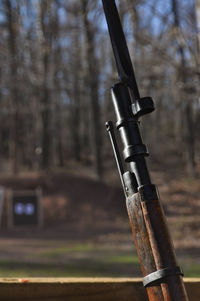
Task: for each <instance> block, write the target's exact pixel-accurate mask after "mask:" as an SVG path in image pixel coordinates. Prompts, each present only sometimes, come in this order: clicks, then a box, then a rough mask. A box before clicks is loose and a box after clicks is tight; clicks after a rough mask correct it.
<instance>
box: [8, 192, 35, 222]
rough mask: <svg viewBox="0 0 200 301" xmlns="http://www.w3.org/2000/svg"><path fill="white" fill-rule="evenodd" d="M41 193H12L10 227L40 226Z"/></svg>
mask: <svg viewBox="0 0 200 301" xmlns="http://www.w3.org/2000/svg"><path fill="white" fill-rule="evenodd" d="M40 201H41V193H40V191H39V190H36V191H21V192H20V191H18V192H12V195H11V198H10V210H9V211H10V214H11V219H10V226H28V225H30V226H31V225H40V224H41V204H40Z"/></svg>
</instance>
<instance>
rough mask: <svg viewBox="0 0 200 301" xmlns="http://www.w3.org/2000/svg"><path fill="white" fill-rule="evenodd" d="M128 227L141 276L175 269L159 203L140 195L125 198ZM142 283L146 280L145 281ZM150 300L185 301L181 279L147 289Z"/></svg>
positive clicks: (169, 278) (156, 283) (173, 257)
mask: <svg viewBox="0 0 200 301" xmlns="http://www.w3.org/2000/svg"><path fill="white" fill-rule="evenodd" d="M126 206H127V211H128V215H129V220H130V225H131V229H132V233H133V237H134V242H135V246H136V249H137V253H138V257H139V260H140V266H141V270H142V273H143V276H144V277H146V276H148V275H150V274H151V273H153V272H155V271H156V270H162V269H163V268H164V267H166V266H167V267H176V266H177V263H176V257H175V253H174V248H173V245H172V242H171V239H170V235H169V232H168V229H167V226H166V222H165V216H164V214H163V210H162V207H161V205H160V202H159V200H153V201H151V202H145V200H141V196H140V194H139V193H135V194H133V195H132V196H131V197H127V198H126ZM144 279H145V278H144ZM146 290H147V294H148V297H149V300H151V301H163V300H164V301H172V300H182V301H186V300H188V298H187V294H186V291H185V288H184V284H183V280H182V277H181V275H173V276H170V277H166V278H165V280H164V282H162V283H160V284H159V281H155V282H152V283H151V284H150V285H149V286H148V285H147V286H146Z"/></svg>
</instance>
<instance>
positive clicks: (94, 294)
mask: <svg viewBox="0 0 200 301" xmlns="http://www.w3.org/2000/svg"><path fill="white" fill-rule="evenodd" d="M184 282H185V285H186V289H187V292H188V295H189V299H190V300H191V301H199V300H200V278H185V279H184ZM0 291H1V293H0V300H2V301H8V300H10V301H11V300H12V301H23V300H24V301H25V300H26V301H44V300H48V301H143V300H144V301H145V300H147V296H146V292H145V289H144V287H143V284H142V281H141V279H140V278H27V279H14V278H1V279H0Z"/></svg>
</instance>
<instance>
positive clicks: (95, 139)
mask: <svg viewBox="0 0 200 301" xmlns="http://www.w3.org/2000/svg"><path fill="white" fill-rule="evenodd" d="M87 6H88V1H87V0H83V1H82V14H83V26H84V34H85V41H86V57H87V70H88V84H89V91H90V95H89V97H90V107H91V127H92V146H93V147H94V155H95V169H96V173H97V176H98V178H99V179H101V177H102V156H101V149H102V145H101V131H100V106H99V97H98V68H97V65H98V63H97V59H96V56H95V41H94V30H93V28H92V24H91V23H90V21H89V19H88V9H87Z"/></svg>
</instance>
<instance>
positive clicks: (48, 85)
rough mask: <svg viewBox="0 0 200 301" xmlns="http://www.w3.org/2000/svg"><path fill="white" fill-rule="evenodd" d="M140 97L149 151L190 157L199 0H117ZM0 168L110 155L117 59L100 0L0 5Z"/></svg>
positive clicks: (100, 167) (199, 119) (96, 161)
mask: <svg viewBox="0 0 200 301" xmlns="http://www.w3.org/2000/svg"><path fill="white" fill-rule="evenodd" d="M119 10H120V15H121V20H122V22H123V25H124V29H125V32H126V36H127V39H128V44H129V49H130V53H131V56H132V57H133V58H134V66H135V70H136V76H137V80H138V83H139V87H140V89H141V94H142V95H143V96H148V95H149V96H152V97H153V98H154V100H155V104H156V112H155V113H153V114H151V116H147V117H146V120H145V122H144V123H143V135H144V138H145V141H146V143H147V145H148V146H149V148H150V151H151V153H152V155H153V157H154V158H157V159H159V160H163V158H166V155H167V154H172V153H174V154H175V153H176V154H177V155H178V156H177V158H179V159H180V160H182V163H183V164H184V165H185V166H186V167H187V171H188V173H189V174H190V175H191V176H194V175H195V169H196V164H197V163H198V162H199V147H200V145H199V139H198V138H199V135H198V133H199V125H200V102H199V94H200V93H199V90H200V88H199V78H200V69H199V68H200V67H199V66H200V55H199V54H200V32H199V30H200V29H199V28H200V1H199V0H196V2H195V1H194V0H187V1H178V0H168V1H162V0H160V1H154V0H149V1H144V0H126V1H119ZM0 24H1V28H0V30H1V43H0V53H1V55H0V66H1V69H0V145H1V147H0V159H1V171H2V172H3V173H5V172H7V171H9V172H10V171H12V172H15V173H16V172H18V171H22V170H43V169H47V168H55V167H57V166H59V167H65V166H66V164H67V162H68V161H69V160H72V159H73V160H75V161H80V162H82V163H83V164H85V163H86V164H88V162H89V163H90V164H92V165H93V168H94V170H95V172H96V175H97V176H98V178H102V175H103V171H104V164H103V163H104V162H105V160H106V158H107V156H108V155H110V153H111V149H110V145H109V141H108V139H107V137H106V134H105V129H104V123H105V121H106V120H109V119H112V120H113V119H114V120H115V118H114V114H113V108H112V103H111V98H110V86H111V85H112V84H113V83H115V82H116V80H117V74H116V67H115V63H114V60H113V54H112V51H111V45H110V40H109V36H108V32H107V27H106V24H105V19H104V16H103V11H102V6H101V2H100V1H89V0H83V1H74V0H73V1H70V0H68V1H62V0H57V1H56V0H54V1H53V0H48V1H47V0H44V1H38V0H33V1H31V0H28V1H26V0H19V1H17V0H10V1H7V0H3V1H1V4H0Z"/></svg>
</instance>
